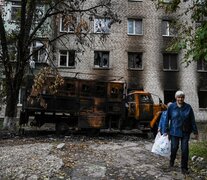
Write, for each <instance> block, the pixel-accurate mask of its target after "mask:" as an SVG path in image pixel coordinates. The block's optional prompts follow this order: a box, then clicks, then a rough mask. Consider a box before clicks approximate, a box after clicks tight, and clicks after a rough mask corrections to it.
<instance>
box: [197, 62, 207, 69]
mask: <svg viewBox="0 0 207 180" xmlns="http://www.w3.org/2000/svg"><path fill="white" fill-rule="evenodd" d="M197 70H198V71H207V61H205V60H198V61H197Z"/></svg>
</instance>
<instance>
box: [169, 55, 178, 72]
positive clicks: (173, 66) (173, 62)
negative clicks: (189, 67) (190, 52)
mask: <svg viewBox="0 0 207 180" xmlns="http://www.w3.org/2000/svg"><path fill="white" fill-rule="evenodd" d="M170 65H171V66H170V67H171V69H173V70H176V69H177V55H176V54H171V58H170Z"/></svg>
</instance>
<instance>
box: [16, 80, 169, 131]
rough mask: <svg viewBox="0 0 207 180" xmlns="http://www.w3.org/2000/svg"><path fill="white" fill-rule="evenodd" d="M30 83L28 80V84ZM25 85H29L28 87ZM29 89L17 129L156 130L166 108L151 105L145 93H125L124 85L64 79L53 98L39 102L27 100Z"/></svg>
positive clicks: (45, 98) (44, 94)
mask: <svg viewBox="0 0 207 180" xmlns="http://www.w3.org/2000/svg"><path fill="white" fill-rule="evenodd" d="M29 82H30V83H31V82H32V81H31V79H30V80H29ZM28 84H29V83H28ZM30 91H31V85H28V87H26V91H25V92H26V93H25V98H24V101H23V106H22V111H21V113H20V122H19V124H20V126H22V125H24V124H28V123H30V125H31V126H37V127H41V126H42V125H43V124H45V123H55V124H56V130H57V131H59V130H60V129H61V126H67V127H69V128H76V129H84V130H87V131H89V132H99V131H100V129H109V130H110V129H115V130H124V129H128V130H129V129H140V130H142V131H143V132H144V131H147V130H151V129H156V124H157V122H158V120H159V116H158V114H159V112H161V111H163V110H164V109H165V108H166V106H165V105H164V104H162V103H161V102H160V103H158V104H155V103H154V101H153V98H152V95H151V94H150V93H149V92H145V91H136V90H135V91H131V92H130V93H127V87H126V83H124V82H121V81H98V80H84V79H76V78H65V79H64V85H63V87H61V88H60V89H59V90H58V91H57V92H56V93H55V94H50V93H48V92H47V91H44V92H42V93H41V95H40V96H41V99H42V100H40V98H37V97H34V98H33V97H31V96H30V98H29V99H28V96H29V94H30V93H29V92H30Z"/></svg>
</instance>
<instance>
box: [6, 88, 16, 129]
mask: <svg viewBox="0 0 207 180" xmlns="http://www.w3.org/2000/svg"><path fill="white" fill-rule="evenodd" d="M7 95H8V94H7ZM17 102H18V93H17V92H14V91H13V93H11V95H8V96H7V101H6V110H5V117H4V122H3V129H4V130H9V131H10V132H15V131H16V121H17V117H16V116H17Z"/></svg>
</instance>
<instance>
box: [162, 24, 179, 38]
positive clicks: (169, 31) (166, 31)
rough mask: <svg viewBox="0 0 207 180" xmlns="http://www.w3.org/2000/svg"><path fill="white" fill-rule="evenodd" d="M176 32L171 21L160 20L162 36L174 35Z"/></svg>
mask: <svg viewBox="0 0 207 180" xmlns="http://www.w3.org/2000/svg"><path fill="white" fill-rule="evenodd" d="M176 34H177V32H176V29H175V26H174V23H173V21H169V20H163V21H162V35H163V36H175V35H176Z"/></svg>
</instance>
